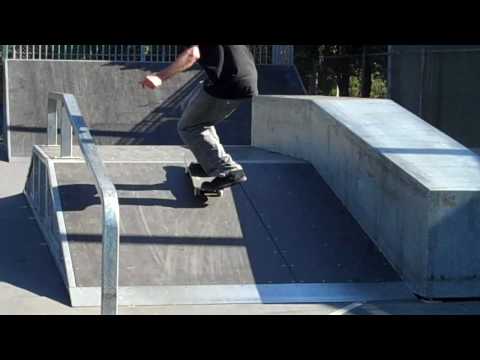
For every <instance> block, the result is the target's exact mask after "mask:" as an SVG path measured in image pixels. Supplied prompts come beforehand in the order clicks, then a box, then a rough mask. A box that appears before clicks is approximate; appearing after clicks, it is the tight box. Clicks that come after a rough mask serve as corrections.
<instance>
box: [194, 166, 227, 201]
mask: <svg viewBox="0 0 480 360" xmlns="http://www.w3.org/2000/svg"><path fill="white" fill-rule="evenodd" d="M185 171H186V174H187V175H188V176H189V177H190V179H191V181H192V185H193V195H194V196H196V197H201V196H216V197H221V196H223V190H216V191H214V192H209V191H204V190H203V189H202V184H203V183H204V182H206V181H212V180H213V177H209V176H207V174H205V172H204V171H203V169H202V167H201V166H200V164H197V163H193V162H192V163H186V164H185Z"/></svg>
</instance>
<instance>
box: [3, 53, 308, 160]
mask: <svg viewBox="0 0 480 360" xmlns="http://www.w3.org/2000/svg"><path fill="white" fill-rule="evenodd" d="M165 66H166V65H165V64H148V63H145V64H143V63H126V64H122V63H109V62H81V61H19V60H9V62H8V74H7V76H8V88H9V96H8V98H9V99H8V101H9V105H10V109H9V119H10V126H9V128H10V131H11V141H10V142H11V154H12V156H28V155H29V154H30V153H31V151H32V145H33V144H45V143H46V123H47V120H46V118H47V109H46V107H47V95H48V92H50V91H57V92H66V93H72V94H73V95H75V97H76V98H77V100H78V102H79V106H80V109H81V111H82V113H83V115H84V117H85V120H86V122H87V124H88V126H89V127H90V129H91V132H92V135H93V136H94V138H95V141H96V142H97V143H98V144H119V145H178V144H182V141H181V139H180V138H179V136H178V134H177V131H176V124H177V120H178V118H179V116H181V114H182V112H183V109H184V108H185V105H186V103H187V101H188V99H189V96H190V94H191V92H192V90H193V89H194V88H195V87H196V86H200V85H199V83H200V81H202V80H203V76H204V75H203V72H202V71H201V70H200V69H199V68H194V69H192V70H189V71H186V72H184V73H182V74H179V75H178V76H177V77H175V78H173V79H170V80H169V81H166V82H165V83H164V85H163V86H162V87H161V88H159V89H158V90H156V91H151V90H147V89H142V88H141V86H140V85H139V84H138V82H139V81H140V80H142V79H143V77H144V76H145V74H147V73H150V72H152V71H158V70H160V69H161V68H164V67H165ZM258 71H259V90H260V92H261V93H262V94H290V95H299V94H304V90H303V87H302V84H301V80H300V78H299V77H298V73H297V71H296V69H295V67H293V66H258ZM250 114H251V106H250V103H249V102H247V103H245V104H243V105H242V106H241V107H240V108H239V109H238V110H237V111H236V112H235V113H234V114H233V115H232V116H231V117H230V118H229V120H228V121H225V122H223V123H222V124H220V125H219V126H218V132H219V135H220V137H221V139H222V141H223V143H224V144H227V145H249V144H250V135H251V134H250V129H251V126H250V120H251V115H250Z"/></svg>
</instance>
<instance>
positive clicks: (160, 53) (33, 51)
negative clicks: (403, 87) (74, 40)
mask: <svg viewBox="0 0 480 360" xmlns="http://www.w3.org/2000/svg"><path fill="white" fill-rule="evenodd" d="M249 47H250V49H251V51H252V53H253V55H254V57H255V60H256V62H257V64H259V65H282V64H284V65H291V64H293V46H291V45H249ZM183 49H185V45H7V47H6V49H5V50H4V52H5V54H4V56H6V57H7V58H8V59H16V60H83V61H113V62H155V63H169V62H173V61H174V60H175V58H176V57H177V55H178V54H179V53H180V52H181V51H182V50H183Z"/></svg>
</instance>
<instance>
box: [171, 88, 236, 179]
mask: <svg viewBox="0 0 480 360" xmlns="http://www.w3.org/2000/svg"><path fill="white" fill-rule="evenodd" d="M242 101H244V100H225V99H219V98H215V97H213V96H211V95H209V94H208V93H207V92H206V91H205V90H204V89H203V86H200V87H199V88H197V89H196V90H195V92H194V94H193V95H192V97H191V99H190V101H189V103H188V105H187V107H186V109H185V111H184V112H183V115H182V117H181V119H180V121H179V122H178V133H179V135H180V137H181V138H182V140H183V142H184V143H185V145H187V146H188V147H189V148H190V150H191V151H192V153H193V155H195V157H196V159H197V161H198V162H199V164H200V165H201V166H202V168H203V170H205V172H206V173H207V174H208V175H209V176H225V175H226V174H227V173H228V172H229V171H231V170H237V169H242V167H241V166H240V165H239V164H237V163H236V162H235V161H233V159H232V157H231V156H230V155H229V154H227V153H226V151H225V149H224V148H223V146H222V144H221V143H220V138H219V137H218V134H217V131H216V130H215V125H217V124H218V123H220V122H221V121H223V120H225V119H226V118H228V117H229V116H230V115H231V114H232V113H233V112H234V111H235V110H236V109H237V108H238V106H239V105H240V104H241V103H242Z"/></svg>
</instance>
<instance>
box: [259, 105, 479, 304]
mask: <svg viewBox="0 0 480 360" xmlns="http://www.w3.org/2000/svg"><path fill="white" fill-rule="evenodd" d="M253 114H254V115H253V130H252V134H253V139H252V142H253V145H255V146H258V147H261V148H264V149H268V150H271V151H277V152H280V153H283V154H286V155H290V156H295V157H298V158H300V159H304V160H307V161H309V162H310V163H312V164H313V165H314V166H315V168H316V169H317V171H318V173H319V174H320V175H321V176H322V178H323V179H324V180H325V182H326V183H327V184H328V185H329V186H330V188H331V189H332V190H333V191H334V192H335V194H336V195H337V196H338V198H339V199H340V200H341V201H342V203H343V204H344V205H345V206H346V208H347V209H348V211H349V212H350V213H351V214H352V215H353V217H354V218H355V219H356V220H357V221H358V223H359V224H360V225H361V227H362V228H363V229H364V230H365V232H366V233H367V234H368V235H369V237H370V239H372V241H373V242H375V244H376V245H377V246H378V248H379V249H380V250H381V252H382V253H383V254H384V255H385V257H386V258H387V259H388V261H389V262H390V263H391V264H392V265H393V266H394V268H395V269H396V270H397V272H398V273H399V274H400V276H401V277H402V279H404V280H405V281H406V282H407V283H408V284H409V286H410V287H411V288H412V290H413V291H414V292H415V293H416V294H417V295H420V296H422V297H425V298H466V297H471V298H478V297H480V282H479V279H480V262H479V261H478V259H479V254H480V243H479V242H478V234H479V232H480V223H479V221H478V219H479V216H480V158H479V157H478V156H477V154H476V153H474V152H472V151H471V150H470V149H467V148H466V147H464V146H463V145H462V144H460V143H458V142H457V141H455V140H453V139H452V138H450V137H449V136H447V135H446V134H444V133H442V132H441V131H440V130H438V129H436V128H434V127H432V126H431V125H429V124H428V123H426V122H425V121H423V120H422V119H420V118H418V117H417V116H416V115H414V114H413V113H411V112H409V111H407V110H406V109H404V108H403V107H401V106H399V105H398V104H396V103H395V102H393V101H390V100H375V99H354V98H349V99H344V98H334V97H308V96H307V97H288V96H287V97H283V96H262V97H258V98H256V99H255V100H254V105H253Z"/></svg>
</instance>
